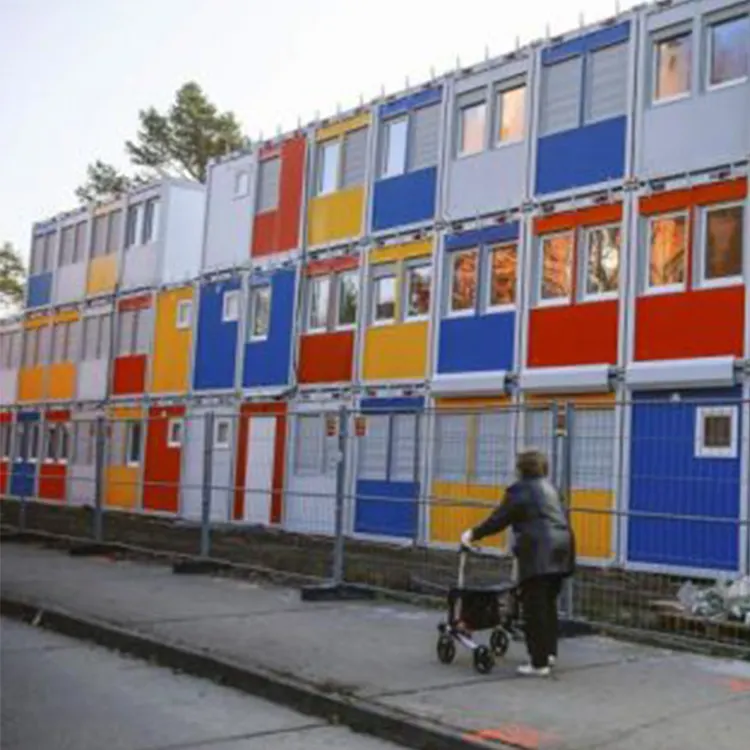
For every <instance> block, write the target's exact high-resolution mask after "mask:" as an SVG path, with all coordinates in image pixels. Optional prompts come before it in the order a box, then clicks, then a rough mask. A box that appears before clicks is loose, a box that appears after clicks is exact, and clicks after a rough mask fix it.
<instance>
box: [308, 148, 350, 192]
mask: <svg viewBox="0 0 750 750" xmlns="http://www.w3.org/2000/svg"><path fill="white" fill-rule="evenodd" d="M334 145H335V146H336V149H337V151H338V155H337V160H336V174H335V178H334V186H333V188H332V189H331V190H327V191H326V192H323V190H322V182H323V180H322V177H323V171H322V169H321V166H322V164H323V161H322V154H323V152H324V151H325V150H326V148H328V147H332V146H334ZM343 169H344V139H343V138H342V137H341V136H336V137H335V138H328V139H326V140H324V141H319V142H318V143H317V144H316V163H315V170H316V174H315V197H316V198H317V197H321V198H322V197H323V196H325V195H333V194H334V193H337V192H339V190H341V182H342V175H343Z"/></svg>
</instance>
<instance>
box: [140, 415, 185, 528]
mask: <svg viewBox="0 0 750 750" xmlns="http://www.w3.org/2000/svg"><path fill="white" fill-rule="evenodd" d="M184 415H185V409H184V407H182V406H173V407H161V406H155V407H152V408H151V409H149V412H148V429H147V433H146V465H145V468H144V487H143V508H144V510H151V511H158V512H161V513H177V511H178V510H179V502H180V500H179V498H180V470H181V459H182V449H181V448H179V447H175V448H170V447H169V445H168V439H169V420H170V419H175V418H177V419H179V418H182V417H184ZM183 436H184V432H183ZM183 439H184V437H183Z"/></svg>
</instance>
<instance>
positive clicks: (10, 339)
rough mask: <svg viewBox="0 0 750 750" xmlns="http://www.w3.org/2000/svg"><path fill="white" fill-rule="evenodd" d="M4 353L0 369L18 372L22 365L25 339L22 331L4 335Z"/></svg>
mask: <svg viewBox="0 0 750 750" xmlns="http://www.w3.org/2000/svg"><path fill="white" fill-rule="evenodd" d="M2 338H3V353H2V359H0V369H3V370H17V369H18V368H19V367H20V365H21V356H22V348H23V338H22V334H21V331H9V332H8V333H6V334H4V335H3V337H2Z"/></svg>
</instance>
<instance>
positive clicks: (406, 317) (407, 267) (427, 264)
mask: <svg viewBox="0 0 750 750" xmlns="http://www.w3.org/2000/svg"><path fill="white" fill-rule="evenodd" d="M420 269H427V270H428V271H429V272H430V303H429V307H428V308H427V312H426V313H417V314H415V315H411V314H410V313H409V302H410V297H411V294H410V292H411V285H410V283H409V282H410V281H411V275H412V273H414V271H419V270H420ZM434 290H435V269H434V264H433V262H432V258H431V256H423V257H421V258H413V259H411V260H409V261H407V262H406V263H404V266H403V280H402V289H401V300H402V303H401V304H400V308H401V316H400V317H401V320H402V321H403V322H404V323H418V322H423V321H426V320H429V319H430V315H431V313H432V304H433V292H434Z"/></svg>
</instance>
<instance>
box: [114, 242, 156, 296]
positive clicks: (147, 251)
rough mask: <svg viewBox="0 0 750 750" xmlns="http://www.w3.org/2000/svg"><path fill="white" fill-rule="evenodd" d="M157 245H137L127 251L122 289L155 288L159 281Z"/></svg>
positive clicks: (123, 263) (123, 260)
mask: <svg viewBox="0 0 750 750" xmlns="http://www.w3.org/2000/svg"><path fill="white" fill-rule="evenodd" d="M156 246H157V243H155V242H151V243H149V244H148V245H135V246H133V247H129V248H128V249H127V250H125V252H124V254H123V256H122V276H121V282H120V288H121V290H122V291H126V290H128V289H140V288H143V287H147V286H154V285H155V284H156V283H157V281H158V278H157V277H158V269H159V257H158V255H157V248H156Z"/></svg>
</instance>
